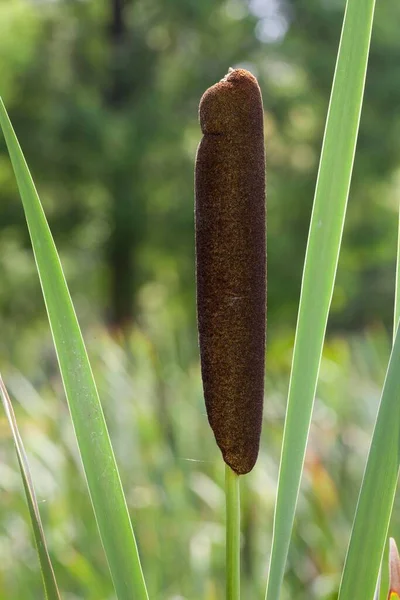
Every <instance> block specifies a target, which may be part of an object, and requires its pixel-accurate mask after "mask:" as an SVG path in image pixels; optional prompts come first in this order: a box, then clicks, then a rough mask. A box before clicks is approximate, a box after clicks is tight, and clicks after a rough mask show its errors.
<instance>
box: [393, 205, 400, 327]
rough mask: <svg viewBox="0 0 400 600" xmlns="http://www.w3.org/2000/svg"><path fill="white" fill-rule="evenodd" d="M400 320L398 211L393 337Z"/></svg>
mask: <svg viewBox="0 0 400 600" xmlns="http://www.w3.org/2000/svg"><path fill="white" fill-rule="evenodd" d="M399 320H400V211H399V232H398V236H397V263H396V287H395V293H394V319H393V338H394V336H395V335H396V330H397V326H398V324H399Z"/></svg>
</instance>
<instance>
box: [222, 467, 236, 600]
mask: <svg viewBox="0 0 400 600" xmlns="http://www.w3.org/2000/svg"><path fill="white" fill-rule="evenodd" d="M225 494H226V600H239V599H240V482H239V475H236V473H235V472H234V471H232V469H231V468H230V467H229V466H228V465H225Z"/></svg>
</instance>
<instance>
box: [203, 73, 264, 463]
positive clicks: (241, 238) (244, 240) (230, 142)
mask: <svg viewBox="0 0 400 600" xmlns="http://www.w3.org/2000/svg"><path fill="white" fill-rule="evenodd" d="M200 125H201V129H202V132H203V139H202V140H201V142H200V145H199V148H198V151H197V158H196V174H195V179H196V259H197V315H198V328H199V340H200V354H201V370H202V377H203V387H204V396H205V401H206V407H207V413H208V418H209V421H210V425H211V427H212V429H213V431H214V434H215V438H216V440H217V444H218V446H219V447H220V449H221V452H222V455H223V457H224V460H225V462H226V463H227V464H228V465H229V466H230V467H231V468H232V469H233V470H234V471H235V472H236V473H238V474H243V473H247V472H249V471H250V470H251V469H252V468H253V466H254V464H255V462H256V460H257V455H258V449H259V442H260V433H261V422H262V410H263V396H264V362H265V319H266V314H265V313H266V249H265V157H264V135H263V107H262V99H261V93H260V88H259V86H258V83H257V80H256V79H255V77H253V75H251V73H249V72H248V71H245V70H243V69H236V70H231V71H230V72H229V73H228V74H227V75H226V76H225V77H224V79H222V80H221V81H220V82H219V83H217V84H216V85H213V86H212V87H211V88H209V89H208V90H207V91H206V92H205V94H204V95H203V97H202V99H201V102H200Z"/></svg>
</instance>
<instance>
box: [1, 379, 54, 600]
mask: <svg viewBox="0 0 400 600" xmlns="http://www.w3.org/2000/svg"><path fill="white" fill-rule="evenodd" d="M0 396H1V400H2V403H3V407H4V411H5V413H6V417H7V420H8V423H9V425H10V429H11V433H12V436H13V438H14V444H15V449H16V451H17V457H18V463H19V468H20V471H21V476H22V482H23V484H24V489H25V495H26V500H27V502H28V508H29V514H30V517H31V523H32V529H33V535H34V538H35V544H36V549H37V552H38V556H39V562H40V567H41V571H42V578H43V585H44V589H45V594H46V598H47V600H61V596H60V592H59V590H58V587H57V581H56V577H55V575H54V570H53V565H52V564H51V559H50V554H49V551H48V549H47V544H46V538H45V535H44V530H43V526H42V520H41V518H40V512H39V505H38V502H37V499H36V494H35V488H34V487H33V482H32V477H31V473H30V469H29V464H28V458H27V456H26V452H25V448H24V444H23V442H22V438H21V436H20V433H19V429H18V425H17V420H16V418H15V414H14V409H13V406H12V403H11V400H10V397H9V395H8V392H7V388H6V386H5V385H4V382H3V379H2V377H1V375H0Z"/></svg>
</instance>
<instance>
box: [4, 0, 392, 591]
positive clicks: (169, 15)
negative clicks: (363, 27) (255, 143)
mask: <svg viewBox="0 0 400 600" xmlns="http://www.w3.org/2000/svg"><path fill="white" fill-rule="evenodd" d="M343 10H344V1H343V0H201V1H198V0H164V1H163V0H0V94H1V95H2V97H3V100H4V102H5V104H6V107H7V109H8V111H9V113H10V117H11V119H12V121H13V124H14V127H15V130H16V133H17V135H18V137H19V140H20V143H21V145H22V148H23V150H24V152H25V155H26V158H27V161H28V163H29V165H30V168H31V171H32V175H33V177H34V180H35V182H36V185H37V187H38V191H39V194H40V196H41V199H42V202H43V205H44V208H45V211H46V214H47V217H48V220H49V223H50V227H51V229H52V231H53V234H54V237H55V241H56V244H57V247H58V250H59V252H60V254H61V259H62V263H63V266H64V270H65V273H66V276H67V280H68V283H69V285H70V290H71V293H72V297H73V300H74V302H75V306H76V309H77V313H78V316H79V319H80V322H81V325H82V328H83V332H84V336H85V339H86V340H87V343H88V349H89V354H90V357H91V359H92V361H93V366H94V369H95V374H96V376H97V379H98V383H99V388H100V394H101V397H102V400H103V403H104V408H105V412H106V415H107V419H108V423H109V425H110V430H111V435H112V439H113V443H114V446H115V450H116V454H117V458H118V460H119V464H120V465H121V472H122V477H123V482H124V487H125V490H126V492H127V496H128V503H129V507H130V509H131V514H132V518H133V521H134V525H135V530H136V532H137V537H138V543H139V546H140V550H141V555H142V557H143V566H144V570H145V575H146V579H147V581H148V587H149V592H150V594H151V598H152V599H157V600H189V599H190V600H192V599H196V600H197V599H207V600H214V599H217V598H218V599H219V598H222V597H223V596H224V592H223V589H224V581H223V579H224V529H223V520H224V496H223V466H222V464H221V461H220V459H219V452H218V450H217V448H216V446H215V443H214V440H213V437H212V434H211V431H210V430H209V428H208V426H207V419H206V415H205V409H204V403H203V397H202V389H201V381H200V375H199V362H198V349H197V339H196V321H195V288H194V239H193V164H194V157H195V153H196V147H197V144H198V142H199V139H200V130H199V126H198V122H197V108H198V103H199V99H200V97H201V94H202V93H203V92H204V90H205V89H206V88H207V87H209V86H210V85H212V84H213V83H215V82H216V81H218V80H219V79H220V78H221V77H223V76H224V74H225V73H226V72H227V70H228V68H229V67H237V66H243V67H245V68H248V69H249V70H251V71H252V72H253V73H254V74H255V75H256V76H257V77H258V79H259V82H260V86H261V89H262V93H263V97H264V108H265V136H266V148H267V181H268V270H269V273H268V342H269V344H268V359H267V394H266V405H265V424H264V432H263V443H262V451H261V456H260V460H259V463H258V465H257V467H256V468H255V470H254V471H253V473H252V474H251V475H250V476H249V477H248V478H247V482H246V483H244V484H243V597H244V598H262V597H263V590H264V588H265V581H266V573H267V565H268V556H269V549H270V544H271V519H272V511H273V503H274V495H275V488H276V480H277V469H278V462H279V451H280V443H281V439H282V428H283V420H284V411H285V402H286V393H287V385H288V373H289V368H290V359H291V349H292V344H293V337H294V328H295V323H296V309H297V304H298V298H299V291H300V282H301V273H302V264H303V260H304V254H305V246H306V239H307V231H308V223H309V219H310V212H311V206H312V200H313V191H314V186H315V180H316V174H317V167H318V156H319V152H320V147H321V142H322V135H323V127H324V122H325V117H326V112H327V107H328V100H329V91H330V86H331V83H332V77H333V70H334V64H335V57H336V52H337V48H338V43H339V37H340V29H341V23H342V19H343ZM399 19H400V5H399V3H398V2H397V1H396V0H387V1H386V2H385V3H383V2H382V3H380V2H378V5H377V11H376V20H375V27H374V33H373V40H372V48H371V57H370V63H369V71H368V77H367V85H366V94H365V103H364V109H363V114H362V120H361V128H360V135H359V142H358V148H357V155H356V162H355V169H354V175H353V182H352V187H351V194H350V200H349V207H348V213H347V221H346V227H345V233H344V239H343V247H342V251H341V257H340V264H339V270H338V276H337V283H336V288H335V294H334V298H333V304H332V311H331V316H330V321H329V330H328V339H327V344H326V349H325V353H324V359H323V363H322V369H321V377H320V385H319V389H318V395H317V403H316V409H315V412H314V422H313V426H312V430H311V437H310V443H309V451H308V457H307V461H306V470H305V475H304V478H303V479H304V481H303V486H302V493H301V496H300V499H299V509H298V518H297V521H296V526H295V532H294V537H293V543H292V547H291V551H290V556H289V563H288V570H287V576H286V583H285V589H284V590H283V595H282V597H283V598H284V600H285V599H287V598H289V597H290V598H293V597H295V598H296V599H299V600H302V599H304V600H305V599H306V598H308V599H310V598H320V599H331V598H334V597H335V595H336V591H337V586H338V583H339V576H340V570H341V566H342V563H343V559H344V554H345V551H346V545H347V540H348V536H349V532H350V527H351V521H352V515H353V512H354V508H355V502H356V498H357V493H358V489H359V485H360V481H361V476H362V470H363V465H364V462H365V457H366V452H367V449H368V442H369V438H370V434H371V431H372V427H373V422H374V418H375V414H376V409H377V405H378V401H379V394H380V388H381V384H382V381H383V377H384V373H385V368H386V364H387V360H388V356H389V350H390V336H391V328H392V318H393V294H394V291H393V290H394V274H395V257H396V239H397V223H398V217H397V213H398V206H399V197H400V169H399V166H400V110H399V109H398V107H399V106H400V38H399V35H398V23H399V22H400V21H399ZM0 200H1V201H0V281H1V285H0V331H1V335H0V368H1V371H2V372H3V375H4V378H5V381H6V384H7V385H8V387H9V390H10V393H11V395H12V397H13V399H14V401H15V407H16V410H17V416H18V419H19V423H20V426H21V431H22V434H23V438H24V440H25V441H26V445H27V450H28V453H29V457H30V459H31V463H32V470H33V475H34V481H35V482H36V486H37V492H38V496H39V499H40V502H41V504H40V506H41V508H42V513H43V519H44V525H45V529H46V533H47V535H48V538H49V543H50V547H51V551H52V556H53V557H54V560H55V568H56V574H57V576H58V579H59V582H60V586H61V588H62V590H63V592H64V593H63V598H64V599H65V600H77V599H87V600H99V599H105V600H106V599H107V600H108V599H110V600H111V599H112V598H113V597H114V596H113V591H112V586H111V582H110V577H109V575H108V572H107V568H106V566H105V559H104V556H103V553H102V549H101V546H100V541H99V538H98V535H97V532H96V527H95V523H94V519H93V517H92V513H91V508H90V504H89V500H88V498H87V494H86V490H85V484H84V479H83V476H82V473H81V467H80V462H79V459H78V453H77V448H76V444H75V440H74V437H73V432H72V427H71V424H70V421H69V416H68V413H67V408H66V404H65V400H64V395H63V391H62V387H61V383H60V377H59V374H58V368H57V364H56V359H55V355H54V351H53V348H52V342H51V337H50V333H49V329H48V325H47V322H46V315H45V311H44V306H43V300H42V296H41V292H40V287H39V282H38V278H37V274H36V270H35V264H34V260H33V257H32V252H31V248H30V243H29V238H28V234H27V229H26V225H25V221H24V216H23V211H22V206H21V203H20V200H19V197H18V193H17V189H16V185H15V181H14V176H13V173H12V170H11V165H10V162H9V159H8V155H7V152H6V148H5V143H4V140H3V138H2V136H0ZM0 436H1V439H2V443H1V446H0V493H1V500H0V598H2V599H3V598H4V599H10V600H16V599H22V598H24V599H31V598H32V599H37V598H41V597H42V595H43V594H42V591H41V581H40V574H39V569H38V564H37V560H36V556H35V550H34V547H33V543H32V538H31V533H30V526H29V523H28V519H27V509H26V507H25V500H24V496H23V491H22V487H21V481H20V477H19V473H18V467H17V462H16V459H15V457H14V452H13V447H12V441H11V437H10V433H9V431H8V427H7V424H6V422H5V419H4V416H2V415H0ZM371 518H373V516H371ZM397 531H399V533H400V511H399V509H398V508H397V507H396V509H395V517H394V521H393V532H394V533H396V532H397Z"/></svg>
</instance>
